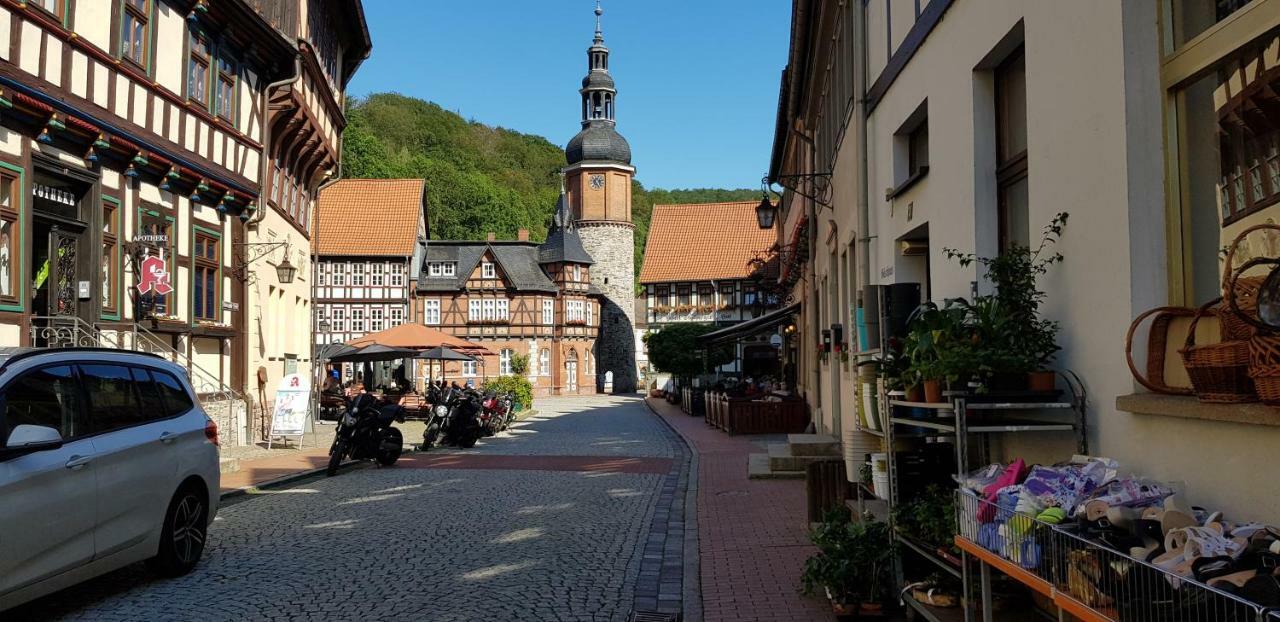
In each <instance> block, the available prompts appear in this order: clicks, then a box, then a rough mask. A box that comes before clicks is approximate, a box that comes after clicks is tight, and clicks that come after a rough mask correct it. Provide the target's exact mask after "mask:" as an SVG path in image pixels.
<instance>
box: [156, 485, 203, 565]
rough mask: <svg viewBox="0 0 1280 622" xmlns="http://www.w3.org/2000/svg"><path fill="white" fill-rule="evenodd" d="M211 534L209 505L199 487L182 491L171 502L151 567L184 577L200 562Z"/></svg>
mask: <svg viewBox="0 0 1280 622" xmlns="http://www.w3.org/2000/svg"><path fill="white" fill-rule="evenodd" d="M208 531H209V504H208V499H207V498H205V497H204V496H203V495H202V494H201V493H200V492H199V491H198V490H197V489H196V488H194V487H187V488H183V489H181V490H179V491H178V493H177V494H175V495H174V496H173V500H172V501H170V502H169V510H168V511H167V512H166V513H165V516H164V527H163V528H162V529H161V531H160V550H159V551H157V553H156V556H155V557H153V558H151V559H150V560H148V563H149V564H150V566H151V568H152V569H153V570H155V571H156V572H158V573H160V574H162V575H164V576H166V577H180V576H182V575H184V574H187V573H188V572H191V569H192V568H195V567H196V563H197V562H199V561H200V556H201V555H203V554H204V544H205V539H206V537H207V536H208Z"/></svg>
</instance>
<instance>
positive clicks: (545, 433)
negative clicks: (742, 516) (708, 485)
mask: <svg viewBox="0 0 1280 622" xmlns="http://www.w3.org/2000/svg"><path fill="white" fill-rule="evenodd" d="M540 402H541V403H540V405H539V406H540V408H544V410H543V412H542V414H540V415H539V416H538V417H534V418H531V419H530V420H528V421H522V422H520V423H519V424H518V427H517V428H516V429H515V430H513V431H512V433H511V434H508V435H505V436H501V437H498V438H494V439H485V440H483V441H481V443H480V444H479V445H478V446H477V447H476V448H475V449H474V450H468V451H460V450H452V449H449V450H444V451H439V450H432V451H431V452H428V453H426V454H415V455H414V456H412V457H410V456H406V459H405V460H404V461H403V462H402V463H401V464H399V465H397V466H396V467H394V468H373V467H365V468H356V469H349V470H346V471H344V472H343V473H342V474H340V475H339V476H338V477H333V478H324V477H320V478H315V479H309V480H306V481H303V482H300V483H298V484H294V485H292V486H288V487H282V488H276V489H273V490H267V491H264V492H263V493H262V494H260V495H253V496H249V497H241V498H240V499H238V500H236V501H233V502H231V503H228V504H226V505H224V506H223V508H222V509H221V510H220V511H219V513H218V517H217V520H216V521H215V523H214V525H213V527H212V528H211V531H210V534H209V546H208V549H207V550H206V552H205V559H204V560H202V562H201V563H200V565H199V566H198V567H197V568H196V570H195V571H194V572H192V573H191V574H190V575H187V576H185V577H181V578H177V579H167V580H166V579H160V578H157V577H156V576H155V575H153V574H151V573H150V572H149V571H147V570H146V568H145V566H143V565H140V564H139V565H135V566H131V567H129V568H125V569H122V570H119V571H116V572H113V573H110V574H108V575H105V576H103V577H100V578H97V579H94V580H91V581H87V582H85V583H83V584H80V585H78V586H75V587H73V588H69V589H67V590H64V591H62V592H60V593H58V594H54V595H51V596H48V597H46V598H43V599H40V600H37V601H35V602H33V603H29V604H28V605H25V606H23V607H20V608H18V609H16V610H12V611H7V612H4V613H3V614H0V618H3V619H5V620H9V619H13V620H24V621H26V620H35V621H38V620H47V619H65V620H102V621H104V622H114V621H116V620H129V621H133V620H216V621H229V620H236V621H239V620H432V621H435V620H439V621H443V622H451V621H455V620H457V621H469V620H503V621H506V620H531V621H535V620H536V621H539V622H542V621H550V620H574V621H577V620H582V621H587V620H591V621H596V620H614V621H619V622H620V621H622V620H626V618H627V616H628V614H629V613H630V612H631V610H632V608H633V607H644V608H649V607H650V606H652V607H654V608H674V610H676V611H678V610H679V609H680V607H681V606H682V604H683V603H682V601H681V594H682V592H681V589H680V588H681V586H682V583H683V580H684V575H683V574H682V569H683V562H684V560H683V559H682V558H681V556H680V553H681V552H682V550H683V536H684V530H685V525H684V521H683V514H684V509H683V508H684V505H683V502H684V492H683V489H682V488H681V486H682V485H687V483H688V482H687V479H685V478H686V477H687V473H688V468H687V459H688V454H689V453H690V452H688V451H687V450H686V448H685V446H684V443H683V442H682V441H681V440H680V438H679V437H678V436H676V435H675V434H674V433H673V432H672V431H671V430H670V429H669V428H668V427H667V426H665V425H663V423H662V422H661V421H660V420H659V419H658V418H656V417H654V416H653V415H652V413H651V412H650V411H649V410H648V409H647V408H646V407H645V406H644V404H643V402H642V401H641V400H640V399H638V398H616V397H596V398H585V399H584V398H573V399H563V400H540ZM522 456H523V459H522ZM486 462H487V464H486ZM530 467H540V468H538V469H536V470H535V469H533V468H530Z"/></svg>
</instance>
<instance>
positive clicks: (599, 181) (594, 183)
mask: <svg viewBox="0 0 1280 622" xmlns="http://www.w3.org/2000/svg"><path fill="white" fill-rule="evenodd" d="M587 181H588V182H589V183H590V184H591V187H592V188H593V189H595V190H600V189H602V188H604V175H592V176H590V177H588V178H587Z"/></svg>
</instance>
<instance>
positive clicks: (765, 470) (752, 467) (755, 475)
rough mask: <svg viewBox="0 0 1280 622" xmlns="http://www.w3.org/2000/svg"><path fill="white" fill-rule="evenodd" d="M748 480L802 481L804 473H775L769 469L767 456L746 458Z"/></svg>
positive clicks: (757, 455)
mask: <svg viewBox="0 0 1280 622" xmlns="http://www.w3.org/2000/svg"><path fill="white" fill-rule="evenodd" d="M747 478H748V479H804V471H775V470H773V469H771V468H769V454H751V455H750V456H748V457H747Z"/></svg>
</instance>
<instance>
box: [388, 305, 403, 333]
mask: <svg viewBox="0 0 1280 622" xmlns="http://www.w3.org/2000/svg"><path fill="white" fill-rule="evenodd" d="M390 321H391V323H390V324H389V325H388V326H387V328H393V327H396V326H399V325H401V324H404V307H392V308H391V320H390Z"/></svg>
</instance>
